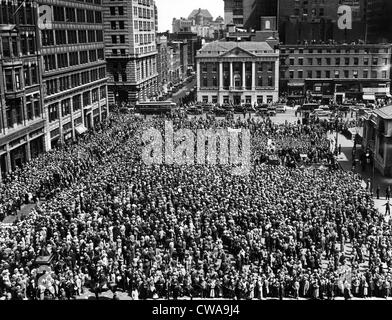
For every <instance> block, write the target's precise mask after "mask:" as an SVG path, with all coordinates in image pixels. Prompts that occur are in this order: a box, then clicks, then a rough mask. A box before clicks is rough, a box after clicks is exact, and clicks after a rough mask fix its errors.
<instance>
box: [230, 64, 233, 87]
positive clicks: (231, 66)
mask: <svg viewBox="0 0 392 320" xmlns="http://www.w3.org/2000/svg"><path fill="white" fill-rule="evenodd" d="M233 76H234V75H233V62H230V88H232V87H234V85H233Z"/></svg>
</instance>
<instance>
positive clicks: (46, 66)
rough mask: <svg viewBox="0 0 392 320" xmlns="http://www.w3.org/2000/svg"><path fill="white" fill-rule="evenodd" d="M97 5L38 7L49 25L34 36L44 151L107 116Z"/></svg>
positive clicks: (44, 0)
mask: <svg viewBox="0 0 392 320" xmlns="http://www.w3.org/2000/svg"><path fill="white" fill-rule="evenodd" d="M101 1H102V0H96V1H94V2H93V1H85V2H82V1H76V0H66V1H57V0H39V1H38V3H39V5H40V6H47V7H46V8H47V10H48V11H49V12H51V13H52V17H51V19H52V22H53V23H52V25H50V26H47V27H43V28H42V30H40V44H41V54H42V60H43V75H42V81H43V90H44V97H45V99H44V104H45V112H46V118H47V130H46V146H47V150H49V149H51V148H53V147H55V146H57V145H58V144H62V143H64V142H66V141H68V140H71V139H75V138H76V136H77V135H80V134H83V133H84V132H85V131H87V130H88V129H91V128H93V126H94V125H96V124H97V123H99V122H100V121H101V120H103V119H105V118H106V117H107V116H108V102H107V78H106V62H105V56H104V42H103V25H102V21H103V20H102V17H103V15H102V10H103V7H102V3H101Z"/></svg>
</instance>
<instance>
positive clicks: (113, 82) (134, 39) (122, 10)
mask: <svg viewBox="0 0 392 320" xmlns="http://www.w3.org/2000/svg"><path fill="white" fill-rule="evenodd" d="M103 3H104V8H105V9H104V26H105V54H106V60H107V68H108V77H109V84H108V86H109V101H110V103H121V102H130V103H134V102H136V101H144V100H147V99H149V98H151V97H154V96H156V95H157V93H158V72H157V54H158V52H157V48H156V18H155V17H156V13H155V8H156V7H155V3H154V1H153V0H132V1H120V0H115V1H111V0H103Z"/></svg>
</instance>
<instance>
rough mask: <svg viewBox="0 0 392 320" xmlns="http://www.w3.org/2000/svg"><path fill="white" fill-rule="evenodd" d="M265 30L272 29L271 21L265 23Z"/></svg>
mask: <svg viewBox="0 0 392 320" xmlns="http://www.w3.org/2000/svg"><path fill="white" fill-rule="evenodd" d="M265 29H266V30H269V29H271V21H269V20H267V21H265Z"/></svg>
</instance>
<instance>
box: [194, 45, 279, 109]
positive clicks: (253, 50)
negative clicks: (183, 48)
mask: <svg viewBox="0 0 392 320" xmlns="http://www.w3.org/2000/svg"><path fill="white" fill-rule="evenodd" d="M196 61H197V99H198V101H202V102H211V103H219V104H227V103H231V104H234V105H239V104H244V103H246V104H260V103H272V102H276V101H278V98H279V97H278V91H279V51H278V50H274V49H272V48H271V47H270V46H269V45H268V44H267V43H266V42H224V41H215V42H212V43H209V44H206V45H205V46H204V47H203V48H202V49H201V50H199V52H198V54H197V56H196Z"/></svg>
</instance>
